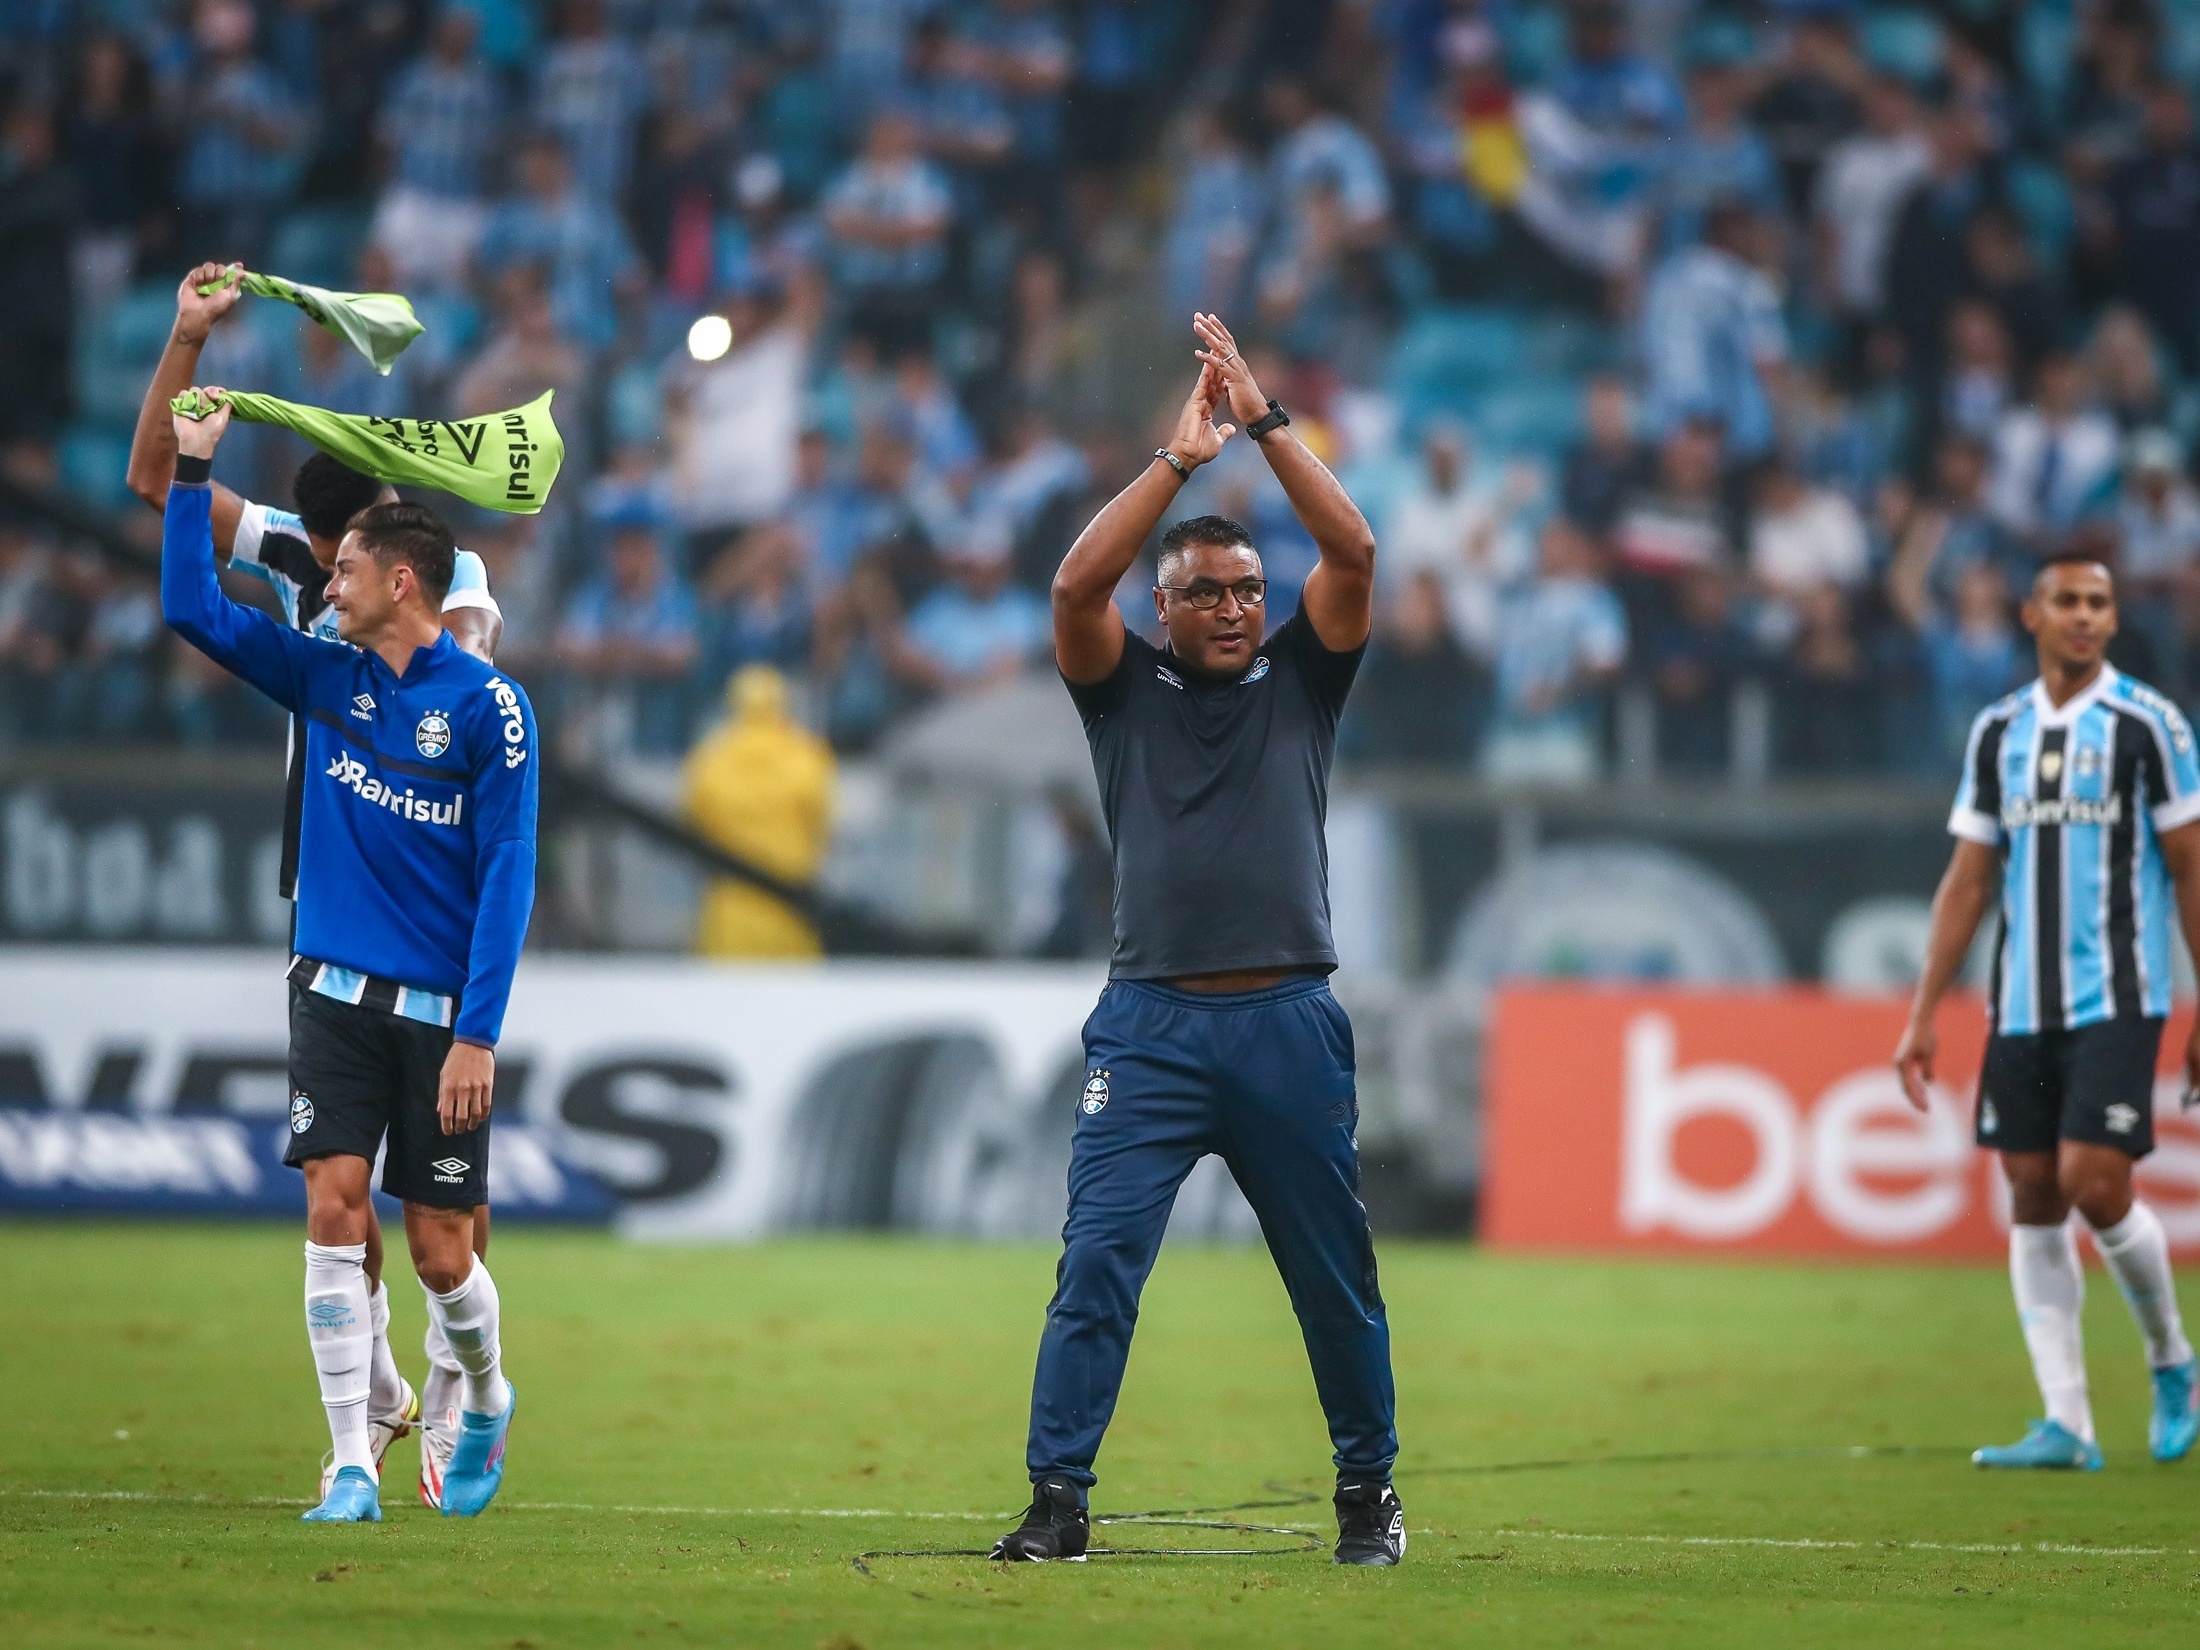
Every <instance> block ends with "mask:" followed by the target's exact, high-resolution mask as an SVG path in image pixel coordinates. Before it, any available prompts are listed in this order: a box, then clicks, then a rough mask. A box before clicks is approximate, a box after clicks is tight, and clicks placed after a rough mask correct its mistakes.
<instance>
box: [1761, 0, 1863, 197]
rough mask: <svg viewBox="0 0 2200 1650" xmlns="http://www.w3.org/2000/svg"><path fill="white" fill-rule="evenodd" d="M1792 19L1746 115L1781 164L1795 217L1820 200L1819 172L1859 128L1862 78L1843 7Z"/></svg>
mask: <svg viewBox="0 0 2200 1650" xmlns="http://www.w3.org/2000/svg"><path fill="white" fill-rule="evenodd" d="M1789 15H1790V16H1792V17H1793V18H1794V22H1793V24H1792V25H1791V32H1790V33H1789V36H1788V41H1787V50H1786V52H1785V53H1784V54H1783V55H1782V56H1780V57H1779V58H1777V59H1775V60H1774V62H1773V64H1772V65H1771V76H1770V80H1769V82H1768V84H1767V85H1766V86H1765V89H1764V90H1763V91H1762V92H1761V93H1759V94H1758V96H1757V99H1756V101H1755V103H1754V104H1752V105H1751V108H1750V115H1751V117H1752V118H1753V119H1754V120H1755V121H1756V123H1757V129H1758V130H1759V131H1761V132H1763V133H1764V135H1765V141H1766V143H1768V144H1770V145H1771V147H1772V153H1773V158H1774V159H1776V160H1777V161H1778V162H1779V163H1780V171H1781V175H1782V177H1783V178H1784V179H1785V180H1786V183H1787V196H1788V201H1789V203H1790V206H1791V209H1792V210H1794V211H1796V212H1798V213H1800V212H1802V211H1803V210H1805V209H1806V208H1807V206H1808V204H1809V203H1810V201H1811V200H1812V199H1814V198H1815V197H1816V195H1817V191H1818V177H1819V168H1820V167H1821V166H1822V165H1824V164H1825V162H1826V160H1827V157H1828V156H1829V155H1830V154H1831V152H1832V150H1833V148H1834V146H1835V145H1836V144H1838V143H1839V142H1840V141H1841V140H1842V139H1843V138H1845V137H1847V136H1848V135H1849V134H1850V133H1852V132H1854V131H1855V130H1856V127H1857V122H1858V119H1859V113H1860V111H1859V102H1860V100H1861V97H1862V93H1863V90H1864V85H1865V78H1866V77H1865V72H1864V66H1863V64H1861V63H1860V62H1858V61H1857V56H1856V47H1855V44H1854V42H1853V41H1852V40H1851V38H1850V34H1849V17H1850V13H1849V10H1848V8H1846V7H1845V6H1838V5H1830V6H1812V7H1794V8H1790V9H1789Z"/></svg>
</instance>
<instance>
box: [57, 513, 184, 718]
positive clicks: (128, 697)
mask: <svg viewBox="0 0 2200 1650" xmlns="http://www.w3.org/2000/svg"><path fill="white" fill-rule="evenodd" d="M70 571H71V574H72V579H73V582H74V583H75V584H76V586H77V590H78V593H79V600H80V601H81V602H82V603H83V605H84V608H85V610H86V615H87V616H86V620H85V624H84V632H83V636H82V640H81V643H80V645H79V646H78V648H77V649H76V652H75V656H74V657H73V658H71V659H70V660H69V661H68V662H67V663H66V664H65V665H63V666H62V668H61V670H60V672H59V675H58V678H57V680H56V682H55V703H54V707H53V709H54V722H55V731H56V732H57V733H61V734H64V735H67V736H72V737H75V738H80V739H81V738H87V737H89V738H93V739H99V740H121V739H141V738H143V737H145V736H146V735H147V734H148V733H150V732H151V731H152V713H153V709H154V705H155V703H156V697H155V688H156V671H157V668H158V662H159V657H160V652H161V643H162V640H163V638H164V637H165V635H166V634H167V632H166V630H165V628H164V627H163V625H162V623H161V616H160V595H159V592H158V590H157V588H156V586H155V584H154V581H153V580H152V579H151V578H150V577H149V576H147V575H146V574H144V573H139V572H131V573H121V572H117V571H116V570H115V569H113V568H112V567H110V566H109V565H108V564H107V563H105V562H103V561H101V560H99V559H98V558H96V557H85V558H83V559H82V560H80V561H78V562H77V563H76V564H75V565H74V566H73V567H72V568H71V570H70Z"/></svg>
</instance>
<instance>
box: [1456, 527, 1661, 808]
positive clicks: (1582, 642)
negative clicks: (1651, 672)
mask: <svg viewBox="0 0 2200 1650" xmlns="http://www.w3.org/2000/svg"><path fill="white" fill-rule="evenodd" d="M1626 656H1627V616H1626V614H1625V613H1624V612H1623V611H1622V610H1621V608H1620V604H1619V600H1618V598H1617V597H1615V596H1614V595H1613V594H1612V592H1611V591H1610V590H1608V589H1606V588H1605V587H1604V585H1603V584H1602V583H1601V582H1600V581H1599V580H1598V578H1597V577H1596V552H1595V550H1594V548H1593V547H1592V546H1591V544H1590V543H1589V540H1588V537H1587V535H1585V534H1584V533H1583V532H1582V531H1581V529H1580V528H1578V527H1576V526H1574V525H1573V523H1571V522H1569V521H1567V520H1566V519H1565V518H1564V517H1557V518H1555V519H1553V520H1552V521H1551V522H1549V523H1548V524H1547V525H1546V526H1545V527H1544V529H1543V543H1542V548H1541V552H1540V557H1539V561H1538V565H1537V569H1536V577H1535V579H1534V580H1533V581H1532V582H1531V583H1530V584H1529V585H1528V586H1527V587H1526V588H1525V589H1524V590H1522V591H1521V592H1520V593H1519V594H1518V595H1516V596H1514V597H1513V598H1512V600H1511V601H1510V602H1508V603H1507V604H1506V609H1505V622H1504V628H1503V631H1502V632H1501V634H1500V635H1499V638H1498V648H1497V714H1496V716H1495V718H1494V719H1493V722H1492V726H1491V728H1490V734H1489V740H1488V743H1487V744H1486V745H1485V746H1484V747H1483V752H1482V767H1483V771H1484V772H1485V773H1487V774H1488V775H1489V777H1490V778H1491V779H1493V780H1495V781H1496V782H1498V783H1499V784H1548V785H1586V784H1589V783H1591V782H1592V781H1593V780H1594V779H1595V778H1596V776H1597V771H1598V769H1599V767H1600V766H1601V763H1600V760H1599V754H1600V748H1601V744H1602V738H1603V730H1602V714H1601V712H1602V708H1603V699H1604V692H1605V689H1606V688H1607V687H1608V686H1609V685H1610V683H1611V682H1612V680H1613V678H1614V677H1615V676H1616V675H1617V674H1618V672H1619V667H1620V663H1621V661H1622V660H1624V659H1625V658H1626Z"/></svg>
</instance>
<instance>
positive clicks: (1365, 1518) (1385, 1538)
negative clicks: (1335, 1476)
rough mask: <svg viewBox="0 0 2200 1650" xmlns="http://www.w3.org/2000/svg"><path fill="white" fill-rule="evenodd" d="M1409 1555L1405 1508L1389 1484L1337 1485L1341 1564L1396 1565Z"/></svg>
mask: <svg viewBox="0 0 2200 1650" xmlns="http://www.w3.org/2000/svg"><path fill="white" fill-rule="evenodd" d="M1405 1556H1406V1510H1405V1508H1404V1507H1402V1506H1400V1505H1399V1504H1398V1492H1397V1491H1396V1490H1394V1489H1392V1488H1391V1487H1390V1486H1389V1485H1388V1484H1339V1485H1338V1486H1337V1551H1336V1553H1335V1554H1334V1557H1335V1559H1336V1562H1338V1563H1339V1564H1396V1563H1398V1562H1399V1561H1400V1560H1401V1559H1403V1558H1404V1557H1405Z"/></svg>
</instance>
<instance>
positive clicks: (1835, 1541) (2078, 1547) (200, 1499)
mask: <svg viewBox="0 0 2200 1650" xmlns="http://www.w3.org/2000/svg"><path fill="white" fill-rule="evenodd" d="M0 1497H6V1498H14V1499H19V1500H28V1499H35V1500H42V1501H132V1502H150V1503H166V1504H170V1505H179V1506H200V1507H310V1506H312V1505H313V1503H312V1502H311V1501H309V1500H307V1499H305V1498H304V1497H302V1496H269V1495H260V1496H222V1495H176V1494H167V1493H163V1492H161V1491H157V1490H46V1489H14V1488H0ZM504 1505H506V1506H508V1507H509V1508H510V1509H511V1510H512V1511H514V1512H575V1513H625V1514H631V1515H641V1516H656V1517H663V1518H868V1519H912V1520H923V1521H927V1522H939V1523H961V1524H989V1523H994V1522H997V1521H999V1520H1001V1519H1004V1518H1014V1517H1016V1516H1017V1514H1016V1513H1014V1512H910V1511H907V1510H904V1509H901V1508H896V1507H664V1506H639V1505H633V1504H628V1503H622V1502H597V1501H511V1502H506V1503H504ZM1094 1522H1096V1523H1113V1522H1117V1520H1113V1519H1109V1518H1107V1517H1106V1515H1104V1514H1103V1515H1102V1516H1101V1517H1099V1518H1097V1519H1095V1520H1094ZM1122 1522H1125V1523H1134V1522H1135V1523H1144V1522H1149V1521H1148V1520H1143V1519H1136V1520H1132V1519H1126V1520H1122ZM1279 1528H1281V1526H1279ZM1421 1533H1422V1534H1423V1535H1434V1534H1435V1533H1436V1531H1435V1530H1434V1529H1433V1528H1431V1527H1429V1526H1423V1528H1422V1531H1421ZM1471 1533H1474V1534H1478V1535H1493V1536H1501V1537H1504V1538H1506V1539H1508V1540H1516V1541H1583V1542H1613V1543H1631V1544H1634V1545H1640V1546H1660V1547H1778V1548H1788V1549H1793V1550H1797V1551H1821V1552H1905V1553H1998V1554H2001V1555H2003V1556H2007V1557H2016V1556H2021V1555H2025V1554H2031V1553H2044V1554H2049V1555H2052V1556H2057V1557H2071V1558H2077V1557H2088V1556H2089V1557H2093V1558H2170V1557H2185V1558H2192V1557H2200V1548H2195V1547H2089V1546H2086V1545H2085V1544H2083V1543H2081V1542H2068V1541H1849V1540H1842V1539H1839V1538H1837V1537H1822V1536H1771V1535H1652V1534H1610V1533H1600V1532H1597V1531H1591V1530H1529V1529H1516V1528H1512V1527H1510V1526H1506V1527H1500V1528H1497V1529H1490V1530H1480V1531H1474V1532H1471Z"/></svg>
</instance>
